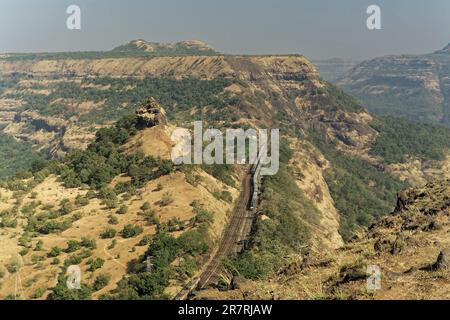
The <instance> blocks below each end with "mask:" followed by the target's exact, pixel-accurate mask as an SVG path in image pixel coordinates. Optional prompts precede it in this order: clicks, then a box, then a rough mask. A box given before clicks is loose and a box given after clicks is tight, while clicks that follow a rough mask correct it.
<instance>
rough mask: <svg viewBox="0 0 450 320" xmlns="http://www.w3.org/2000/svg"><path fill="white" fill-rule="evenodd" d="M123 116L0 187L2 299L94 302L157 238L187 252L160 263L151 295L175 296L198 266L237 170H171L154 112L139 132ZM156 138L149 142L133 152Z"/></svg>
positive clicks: (228, 202)
mask: <svg viewBox="0 0 450 320" xmlns="http://www.w3.org/2000/svg"><path fill="white" fill-rule="evenodd" d="M155 107H158V106H157V105H155V103H153V104H151V105H150V106H149V107H148V108H155ZM158 108H159V107H158ZM146 110H149V109H146ZM139 116H143V113H139ZM136 120H137V123H138V122H139V117H138V118H137V119H136ZM130 121H131V119H130V118H127V119H124V120H122V122H119V123H118V124H117V125H116V126H115V127H113V128H110V129H103V130H100V131H99V132H98V133H97V135H96V140H95V141H94V142H93V143H91V144H90V146H89V148H88V150H86V151H78V152H75V153H74V154H71V155H70V156H68V157H67V158H66V161H65V162H64V163H53V164H51V165H47V166H44V167H43V168H41V169H40V170H38V171H36V172H34V174H33V175H32V176H29V177H26V178H22V179H20V178H16V179H14V180H9V181H6V182H3V183H2V188H1V197H2V201H1V207H0V210H1V214H0V216H1V220H0V226H1V234H0V241H1V242H2V244H3V245H2V248H1V249H0V274H1V284H2V285H1V287H0V288H1V289H0V297H1V298H2V299H4V298H21V299H25V298H26V299H32V298H34V299H41V298H50V299H88V298H91V297H93V298H99V297H100V296H101V295H102V294H106V293H108V292H110V291H111V290H113V289H115V288H117V283H118V282H120V281H121V280H122V279H125V278H126V276H127V274H129V273H130V272H131V271H130V270H131V269H133V268H132V267H131V266H132V265H134V266H135V267H134V268H136V266H137V265H138V264H139V263H141V262H142V261H140V259H141V258H142V257H145V253H146V252H147V250H149V248H148V245H149V244H150V243H153V242H155V241H156V240H155V239H157V238H158V237H163V236H164V237H166V238H167V239H172V241H178V244H177V246H180V247H179V248H180V249H181V250H186V251H185V252H184V251H183V252H181V251H179V252H178V253H176V254H175V255H174V256H173V258H172V259H173V260H171V261H169V262H170V263H173V264H171V265H170V266H169V265H166V266H165V267H164V270H165V271H164V272H170V276H169V275H168V276H167V278H165V277H159V278H157V279H155V281H158V283H159V287H158V289H155V290H154V291H152V292H151V294H152V297H153V298H157V297H159V298H161V297H165V296H166V295H167V296H171V295H174V294H176V293H177V292H178V290H180V286H182V285H183V284H184V282H185V281H187V280H188V279H189V278H190V277H192V276H194V275H195V274H196V273H197V272H198V271H199V270H200V269H201V267H202V264H203V263H204V261H205V259H206V258H207V254H208V253H209V252H210V250H211V249H212V248H213V246H214V243H215V241H217V240H218V238H219V237H220V235H221V232H222V230H223V228H224V226H225V225H226V222H227V219H228V217H229V213H230V211H231V210H232V206H233V201H234V199H236V198H237V196H238V194H239V190H238V188H239V184H238V183H237V181H239V179H240V174H241V172H240V171H239V170H237V171H235V172H233V173H230V177H229V181H236V183H235V185H236V187H235V186H230V185H227V184H225V183H223V182H221V181H220V180H218V179H217V178H214V177H213V176H211V175H209V174H208V173H206V172H205V171H203V170H202V169H201V168H198V167H196V168H191V169H189V170H187V169H182V168H172V166H171V161H170V160H167V159H169V158H170V148H168V147H167V145H166V141H170V138H169V137H170V133H171V130H173V127H170V126H166V124H165V121H164V120H163V119H162V118H159V119H155V121H154V122H153V124H152V125H148V127H145V128H142V129H140V130H139V131H137V130H136V129H135V128H134V126H133V125H132V123H133V122H130ZM157 134H158V135H159V138H160V139H159V140H156V141H152V148H146V147H144V148H142V149H141V146H146V137H148V136H151V137H152V139H154V138H155V137H156V136H157ZM127 135H128V138H125V140H123V137H124V136H125V137H126V136H127ZM123 142H126V144H125V145H122V143H123ZM177 248H178V247H177ZM152 259H154V260H156V259H158V256H157V255H156V254H153V255H152ZM154 260H152V264H155V263H156V262H155V261H154ZM143 262H144V264H145V263H146V262H145V261H143ZM74 264H76V265H79V266H80V267H81V272H82V290H80V291H78V290H74V291H70V290H67V288H66V287H65V281H66V276H65V272H66V269H67V267H68V266H70V265H74ZM130 268H131V269H130ZM161 268H162V266H161ZM133 270H135V269H133ZM161 270H163V269H161ZM161 270H159V269H158V272H159V271H161ZM134 272H136V271H134ZM155 273H156V272H155ZM123 281H126V280H122V282H123ZM119 291H120V290H119ZM149 294H150V293H149Z"/></svg>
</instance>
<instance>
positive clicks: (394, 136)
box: [371, 117, 450, 163]
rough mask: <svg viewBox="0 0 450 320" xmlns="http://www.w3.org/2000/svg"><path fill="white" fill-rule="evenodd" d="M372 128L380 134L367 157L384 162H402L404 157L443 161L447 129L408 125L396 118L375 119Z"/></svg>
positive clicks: (447, 144) (447, 146) (447, 143)
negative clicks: (377, 157) (380, 158)
mask: <svg viewBox="0 0 450 320" xmlns="http://www.w3.org/2000/svg"><path fill="white" fill-rule="evenodd" d="M372 126H373V128H374V129H375V130H377V131H378V132H379V133H380V134H379V135H378V137H377V139H376V140H375V142H374V144H373V146H372V149H371V154H373V155H376V156H381V157H383V159H384V160H385V161H386V162H387V163H399V162H406V160H407V157H408V156H409V157H417V158H419V159H421V160H443V159H444V158H445V155H446V151H447V150H448V149H450V129H448V128H445V127H439V126H433V125H427V124H418V123H412V122H410V121H407V120H403V119H398V118H388V117H382V118H379V119H378V120H377V121H376V122H375V123H374V124H372Z"/></svg>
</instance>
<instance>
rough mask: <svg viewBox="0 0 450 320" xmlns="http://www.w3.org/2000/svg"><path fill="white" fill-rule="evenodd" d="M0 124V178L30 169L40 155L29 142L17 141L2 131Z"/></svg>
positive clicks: (40, 158)
mask: <svg viewBox="0 0 450 320" xmlns="http://www.w3.org/2000/svg"><path fill="white" fill-rule="evenodd" d="M3 129H4V127H2V126H0V163H1V164H2V165H1V166H0V179H5V178H10V177H12V176H14V175H15V174H17V173H19V172H22V171H30V170H31V169H32V166H33V163H36V162H37V161H40V160H42V156H41V155H40V154H39V153H37V152H35V151H33V148H32V146H31V144H28V143H25V142H18V141H17V140H15V139H14V138H12V137H11V136H9V135H7V134H5V133H4V132H3Z"/></svg>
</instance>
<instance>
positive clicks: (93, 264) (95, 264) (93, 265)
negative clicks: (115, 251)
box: [88, 258, 105, 272]
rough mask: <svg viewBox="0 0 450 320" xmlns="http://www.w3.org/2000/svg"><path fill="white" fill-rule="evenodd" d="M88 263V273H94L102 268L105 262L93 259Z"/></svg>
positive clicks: (100, 259)
mask: <svg viewBox="0 0 450 320" xmlns="http://www.w3.org/2000/svg"><path fill="white" fill-rule="evenodd" d="M88 263H89V271H91V272H95V270H97V269H100V268H101V267H103V264H104V263H105V260H103V259H102V258H95V259H91V260H90V261H89V262H88Z"/></svg>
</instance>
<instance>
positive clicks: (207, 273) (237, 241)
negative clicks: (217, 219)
mask: <svg viewBox="0 0 450 320" xmlns="http://www.w3.org/2000/svg"><path fill="white" fill-rule="evenodd" d="M266 150H267V144H265V145H263V146H262V148H261V149H260V152H259V154H258V158H257V159H255V160H256V161H255V163H254V164H253V165H252V166H250V167H249V168H248V169H247V171H246V174H245V176H244V178H243V179H242V192H241V193H240V195H239V198H238V200H237V202H236V205H235V208H234V210H233V215H232V217H231V220H230V222H229V223H228V225H227V226H226V228H225V230H224V233H223V236H222V239H221V240H220V243H219V248H218V249H217V251H216V252H215V253H214V254H213V256H212V258H211V259H210V260H209V261H208V263H207V265H206V268H205V269H204V271H203V272H202V273H201V275H200V276H199V277H197V278H194V279H192V280H191V281H190V282H189V283H188V284H186V285H185V287H184V288H183V289H182V290H181V291H180V292H179V293H178V294H177V296H176V297H175V300H184V299H187V298H188V297H189V295H190V294H191V293H192V292H193V291H195V290H202V289H206V288H208V287H209V286H211V285H212V284H216V283H217V282H218V281H219V279H220V277H221V275H222V272H223V271H224V269H223V264H222V262H223V259H224V258H226V257H230V256H233V255H235V254H237V253H240V252H241V251H242V250H243V249H244V245H245V240H246V239H247V237H248V235H249V234H250V232H251V229H252V225H253V221H254V219H255V217H256V211H257V207H258V201H259V200H258V198H259V191H260V187H261V175H260V171H261V166H262V164H263V155H264V154H265V152H266Z"/></svg>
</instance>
